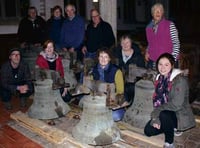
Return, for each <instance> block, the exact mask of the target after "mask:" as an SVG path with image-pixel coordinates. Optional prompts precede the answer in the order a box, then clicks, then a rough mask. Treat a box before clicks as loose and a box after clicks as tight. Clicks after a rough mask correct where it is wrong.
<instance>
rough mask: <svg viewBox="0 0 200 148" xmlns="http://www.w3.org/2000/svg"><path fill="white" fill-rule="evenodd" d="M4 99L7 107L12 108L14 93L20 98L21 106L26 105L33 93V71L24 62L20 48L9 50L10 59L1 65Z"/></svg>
mask: <svg viewBox="0 0 200 148" xmlns="http://www.w3.org/2000/svg"><path fill="white" fill-rule="evenodd" d="M1 88H2V101H3V102H4V104H5V107H6V109H8V110H10V109H12V105H11V97H12V95H13V94H15V95H18V96H19V98H20V106H21V107H25V106H26V98H27V97H29V96H30V95H31V94H32V93H33V85H32V82H31V73H30V70H29V68H28V65H26V64H25V63H22V61H21V53H20V50H19V49H18V48H13V49H11V50H10V52H9V61H7V62H6V63H4V64H3V65H2V67H1Z"/></svg>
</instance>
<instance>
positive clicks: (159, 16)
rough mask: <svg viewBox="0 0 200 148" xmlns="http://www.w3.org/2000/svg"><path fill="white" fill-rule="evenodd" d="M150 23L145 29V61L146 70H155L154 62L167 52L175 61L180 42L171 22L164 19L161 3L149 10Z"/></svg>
mask: <svg viewBox="0 0 200 148" xmlns="http://www.w3.org/2000/svg"><path fill="white" fill-rule="evenodd" d="M151 13H152V17H153V19H152V21H151V22H150V23H149V24H148V25H147V27H146V38H147V42H148V47H147V49H146V55H145V59H146V61H147V62H148V64H147V68H151V69H155V61H156V60H157V59H158V57H159V56H160V55H161V54H163V53H165V52H167V53H170V54H172V55H173V57H174V58H175V61H176V66H177V60H178V56H179V50H180V41H179V38H178V32H177V29H176V27H175V25H174V23H173V22H171V21H169V20H167V19H165V18H164V8H163V5H162V4H161V3H156V4H154V5H153V6H152V8H151Z"/></svg>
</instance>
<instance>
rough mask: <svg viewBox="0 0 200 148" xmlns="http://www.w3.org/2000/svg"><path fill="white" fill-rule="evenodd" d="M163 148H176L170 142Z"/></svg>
mask: <svg viewBox="0 0 200 148" xmlns="http://www.w3.org/2000/svg"><path fill="white" fill-rule="evenodd" d="M163 148H175V146H174V144H173V143H171V144H169V143H168V142H165V144H164V146H163Z"/></svg>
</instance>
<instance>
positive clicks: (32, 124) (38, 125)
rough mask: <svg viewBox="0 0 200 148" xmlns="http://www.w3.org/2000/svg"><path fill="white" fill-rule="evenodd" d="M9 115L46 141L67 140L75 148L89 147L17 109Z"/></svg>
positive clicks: (57, 142) (58, 141) (56, 142)
mask: <svg viewBox="0 0 200 148" xmlns="http://www.w3.org/2000/svg"><path fill="white" fill-rule="evenodd" d="M10 117H11V118H12V119H14V120H16V121H17V122H18V123H19V124H20V125H22V126H23V127H25V128H27V129H29V130H31V131H33V132H35V133H37V134H39V135H41V136H42V137H44V138H45V139H47V140H48V141H50V142H53V143H55V144H61V143H64V142H66V141H67V142H69V143H71V144H72V145H73V146H75V147H77V148H79V147H80V148H85V147H90V146H89V145H85V144H82V143H79V142H77V141H76V140H75V139H74V138H73V137H72V136H71V135H69V134H68V133H66V132H64V131H62V130H60V129H58V128H56V127H52V126H49V125H47V124H46V123H44V122H42V121H40V120H38V119H33V118H29V117H28V116H27V115H26V114H24V113H22V112H21V111H18V112H17V113H12V114H11V115H10Z"/></svg>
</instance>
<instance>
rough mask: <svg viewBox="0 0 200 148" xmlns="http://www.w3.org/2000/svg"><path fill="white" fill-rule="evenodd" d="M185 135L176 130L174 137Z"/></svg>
mask: <svg viewBox="0 0 200 148" xmlns="http://www.w3.org/2000/svg"><path fill="white" fill-rule="evenodd" d="M182 134H183V132H181V131H178V130H177V129H176V128H174V136H176V137H179V136H181V135H182Z"/></svg>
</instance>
